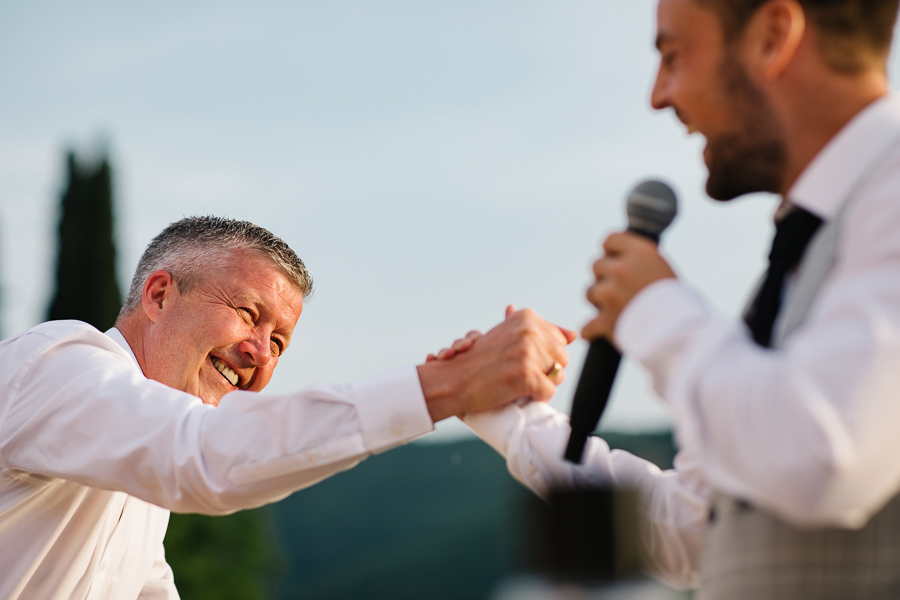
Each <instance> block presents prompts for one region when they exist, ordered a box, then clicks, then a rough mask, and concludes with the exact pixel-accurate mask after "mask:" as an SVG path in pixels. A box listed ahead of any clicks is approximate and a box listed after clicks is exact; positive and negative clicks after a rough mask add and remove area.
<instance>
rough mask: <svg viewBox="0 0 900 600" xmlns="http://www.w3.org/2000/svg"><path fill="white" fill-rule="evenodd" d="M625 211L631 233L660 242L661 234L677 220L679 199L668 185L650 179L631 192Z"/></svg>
mask: <svg viewBox="0 0 900 600" xmlns="http://www.w3.org/2000/svg"><path fill="white" fill-rule="evenodd" d="M625 211H626V212H627V213H628V229H629V230H630V231H634V232H637V233H641V234H643V235H646V236H648V237H651V238H653V239H655V240H659V236H660V234H661V233H662V232H663V231H664V230H665V228H666V227H668V226H669V224H670V223H672V220H673V219H675V214H676V213H677V212H678V199H677V198H676V197H675V192H673V191H672V188H670V187H669V186H668V185H666V184H665V183H663V182H661V181H655V180H652V179H649V180H647V181H642V182H641V183H639V184H638V185H637V186H635V188H634V189H633V190H631V193H630V194H628V200H627V202H626V206H625Z"/></svg>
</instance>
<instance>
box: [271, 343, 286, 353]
mask: <svg viewBox="0 0 900 600" xmlns="http://www.w3.org/2000/svg"><path fill="white" fill-rule="evenodd" d="M282 352H284V346H283V345H282V344H281V342H280V341H278V340H272V356H275V357H278V356H281V353H282Z"/></svg>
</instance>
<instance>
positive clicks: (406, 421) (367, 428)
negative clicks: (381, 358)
mask: <svg viewBox="0 0 900 600" xmlns="http://www.w3.org/2000/svg"><path fill="white" fill-rule="evenodd" d="M350 398H351V399H352V402H353V404H354V405H355V406H356V409H357V414H358V415H359V419H360V422H361V423H362V431H363V441H364V443H365V446H366V449H367V450H369V451H371V452H383V451H384V450H388V449H390V448H393V447H395V446H398V445H400V444H403V443H405V442H408V441H409V440H411V439H413V438H415V437H418V436H420V435H422V434H424V433H428V432H430V431H432V430H433V429H434V423H432V421H431V416H430V415H429V414H428V407H427V406H426V404H425V396H424V395H423V394H422V386H421V385H420V384H419V374H418V372H417V371H416V368H415V367H414V366H407V367H401V368H399V369H394V370H391V371H388V372H386V373H381V374H379V375H375V376H373V377H367V378H366V379H361V380H359V381H356V382H354V383H351V384H350Z"/></svg>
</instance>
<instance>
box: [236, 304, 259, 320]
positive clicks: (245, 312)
mask: <svg viewBox="0 0 900 600" xmlns="http://www.w3.org/2000/svg"><path fill="white" fill-rule="evenodd" d="M238 312H240V313H241V314H242V315H243V317H244V318H245V319H247V320H248V321H249V322H251V323H253V322H254V321H256V314H255V313H254V312H253V311H252V310H250V309H249V308H247V307H246V306H242V307H240V308H239V309H238Z"/></svg>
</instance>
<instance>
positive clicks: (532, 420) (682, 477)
mask: <svg viewBox="0 0 900 600" xmlns="http://www.w3.org/2000/svg"><path fill="white" fill-rule="evenodd" d="M464 421H465V423H466V424H467V425H468V426H469V427H470V428H471V429H472V430H473V431H474V432H475V433H476V434H477V435H478V436H479V437H481V438H482V439H483V440H484V441H485V442H487V443H488V444H489V445H490V446H492V447H493V448H494V449H495V450H497V452H499V453H500V454H501V455H502V456H503V457H504V458H505V459H506V464H507V467H508V469H509V471H510V473H511V474H512V475H513V477H515V478H516V479H517V480H519V481H520V482H521V483H523V484H524V485H525V486H527V487H528V488H530V489H531V490H532V491H534V492H535V493H536V494H538V495H539V496H541V497H542V498H546V497H547V496H548V494H549V492H550V491H551V490H554V489H571V488H574V487H580V486H602V485H614V486H617V487H627V488H631V489H635V490H637V492H638V494H639V498H640V501H641V510H642V513H643V514H644V515H645V517H646V519H645V525H646V526H645V527H644V528H643V534H644V538H645V542H646V544H647V547H648V549H649V553H648V554H649V556H648V559H649V560H650V561H651V562H650V564H649V568H650V571H651V572H652V573H653V575H654V576H656V577H657V578H658V579H660V580H662V581H664V582H665V583H667V584H669V585H671V586H673V587H677V588H691V587H696V586H697V585H698V584H699V581H700V579H699V575H698V571H697V569H698V562H699V551H700V544H701V541H702V538H703V532H704V531H705V528H706V524H707V516H708V488H707V486H706V484H705V481H704V479H703V478H702V477H701V476H700V473H699V471H698V470H697V468H696V461H694V460H693V459H692V457H691V456H690V454H689V453H688V452H685V451H682V452H680V453H679V454H678V456H677V457H676V466H677V469H672V470H667V471H662V470H660V469H659V468H658V467H657V466H656V465H654V464H653V463H650V462H648V461H646V460H643V459H641V458H638V457H637V456H634V455H633V454H630V453H628V452H624V451H622V450H610V448H609V445H607V443H606V442H605V441H604V440H602V439H601V438H598V437H591V438H589V439H588V443H587V446H586V448H585V453H584V458H583V461H582V463H581V464H579V465H575V464H572V463H570V462H568V461H566V460H564V459H563V453H564V450H565V447H566V443H567V440H568V437H569V432H570V427H569V419H568V417H566V416H565V415H563V414H562V413H560V412H559V411H557V410H555V409H554V408H552V407H550V406H549V405H547V404H544V403H540V402H530V403H527V404H522V405H512V406H509V407H506V408H503V409H500V410H496V411H491V412H485V413H478V414H468V415H465V417H464Z"/></svg>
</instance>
